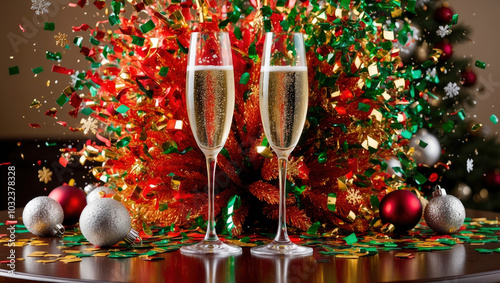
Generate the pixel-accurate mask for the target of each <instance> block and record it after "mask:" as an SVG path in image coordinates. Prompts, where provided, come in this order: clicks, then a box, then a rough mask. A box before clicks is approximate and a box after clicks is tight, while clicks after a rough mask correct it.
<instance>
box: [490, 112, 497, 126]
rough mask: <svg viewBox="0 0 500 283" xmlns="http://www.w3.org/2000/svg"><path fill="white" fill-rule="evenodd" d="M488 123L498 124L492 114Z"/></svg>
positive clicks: (495, 116)
mask: <svg viewBox="0 0 500 283" xmlns="http://www.w3.org/2000/svg"><path fill="white" fill-rule="evenodd" d="M490 121H491V122H492V123H493V124H495V125H496V124H497V123H498V118H497V115H495V114H493V115H491V116H490Z"/></svg>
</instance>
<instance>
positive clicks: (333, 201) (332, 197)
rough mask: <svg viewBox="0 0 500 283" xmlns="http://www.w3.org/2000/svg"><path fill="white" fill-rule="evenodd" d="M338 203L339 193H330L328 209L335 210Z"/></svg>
mask: <svg viewBox="0 0 500 283" xmlns="http://www.w3.org/2000/svg"><path fill="white" fill-rule="evenodd" d="M336 203H337V194H336V193H329V194H328V203H327V207H328V210H330V211H334V212H335V210H336V206H335V205H336Z"/></svg>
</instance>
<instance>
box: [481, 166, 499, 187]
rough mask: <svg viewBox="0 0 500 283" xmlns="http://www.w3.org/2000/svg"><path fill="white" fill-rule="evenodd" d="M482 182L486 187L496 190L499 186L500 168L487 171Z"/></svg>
mask: <svg viewBox="0 0 500 283" xmlns="http://www.w3.org/2000/svg"><path fill="white" fill-rule="evenodd" d="M484 182H485V185H486V188H488V189H496V190H498V189H499V188H500V169H495V170H493V171H490V172H487V173H486V174H485V176H484Z"/></svg>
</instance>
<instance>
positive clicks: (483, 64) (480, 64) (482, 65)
mask: <svg viewBox="0 0 500 283" xmlns="http://www.w3.org/2000/svg"><path fill="white" fill-rule="evenodd" d="M475 65H476V67H478V68H481V69H485V68H486V63H484V62H481V61H479V60H476V64H475Z"/></svg>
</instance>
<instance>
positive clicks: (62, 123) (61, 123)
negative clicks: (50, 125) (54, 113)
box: [57, 121, 68, 127]
mask: <svg viewBox="0 0 500 283" xmlns="http://www.w3.org/2000/svg"><path fill="white" fill-rule="evenodd" d="M57 124H59V125H61V126H63V127H66V125H68V123H66V122H64V121H57Z"/></svg>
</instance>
